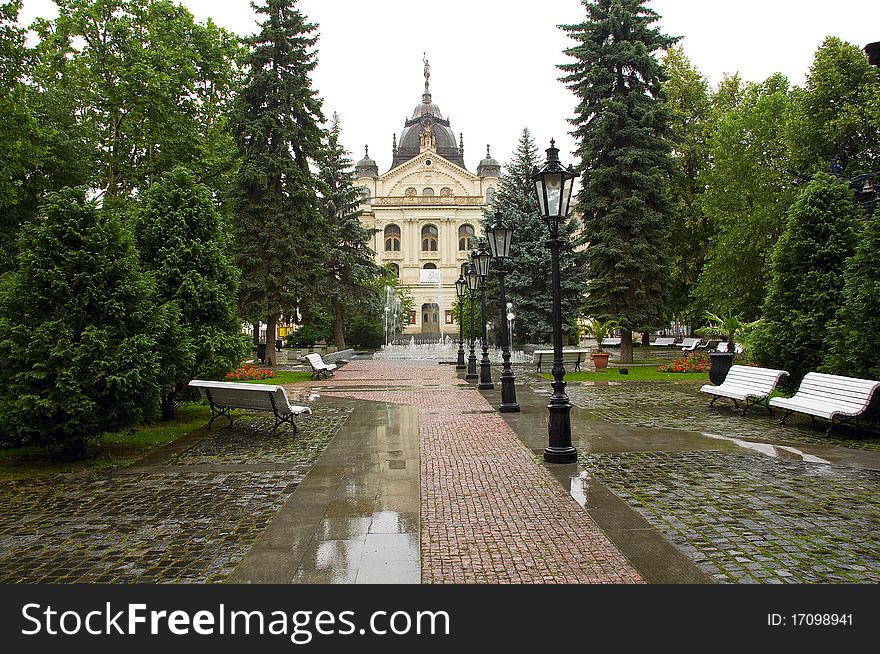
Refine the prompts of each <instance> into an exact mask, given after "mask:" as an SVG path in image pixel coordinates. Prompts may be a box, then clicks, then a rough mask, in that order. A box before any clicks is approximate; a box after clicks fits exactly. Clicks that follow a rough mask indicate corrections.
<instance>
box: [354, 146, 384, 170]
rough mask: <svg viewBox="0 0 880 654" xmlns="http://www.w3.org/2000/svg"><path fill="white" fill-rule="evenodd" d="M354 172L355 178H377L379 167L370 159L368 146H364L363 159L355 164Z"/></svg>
mask: <svg viewBox="0 0 880 654" xmlns="http://www.w3.org/2000/svg"><path fill="white" fill-rule="evenodd" d="M354 171H355V173H356V174H357V177H378V176H379V166H378V165H377V164H376V162H375V161H373V160H372V159H370V146H369V145H365V146H364V158H363V159H361V160H360V161H358V162H357V164H355V167H354Z"/></svg>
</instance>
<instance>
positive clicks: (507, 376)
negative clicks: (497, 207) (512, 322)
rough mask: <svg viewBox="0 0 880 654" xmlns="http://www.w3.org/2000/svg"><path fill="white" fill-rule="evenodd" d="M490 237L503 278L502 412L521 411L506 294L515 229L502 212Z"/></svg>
mask: <svg viewBox="0 0 880 654" xmlns="http://www.w3.org/2000/svg"><path fill="white" fill-rule="evenodd" d="M486 234H487V235H488V237H489V249H490V250H491V251H492V258H493V259H495V260H496V261H498V276H499V278H500V280H501V360H502V362H503V364H502V371H501V406H500V407H499V409H500V411H501V413H514V412H516V411H519V404H518V403H517V401H516V385H515V384H514V380H513V368H512V367H511V366H510V340H509V337H508V327H507V325H508V323H507V298H506V297H505V295H504V277H505V276H506V275H507V272H506V271H505V270H504V262H505V260H506V259H507V258H508V257H509V256H510V245H511V243H512V242H513V229H511V228H510V227H508V226H507V225H506V224H505V222H504V220H503V219H502V217H501V212H500V211H498V212H496V213H495V222H493V223H492V226H491V227H489V229H487V230H486Z"/></svg>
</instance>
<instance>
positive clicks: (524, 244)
mask: <svg viewBox="0 0 880 654" xmlns="http://www.w3.org/2000/svg"><path fill="white" fill-rule="evenodd" d="M542 162H543V160H542V159H541V158H540V156H539V154H538V148H537V147H536V145H535V141H534V139H532V135H531V134H530V133H529V130H528V129H523V131H522V134H521V135H520V139H519V142H518V143H517V147H516V151H515V152H514V154H513V158H512V159H511V160H510V162H508V163H507V164H506V165H505V167H504V172H503V173H502V175H501V178H500V180H499V182H498V193H497V194H496V196H495V204H494V206H493V209H494V210H495V211H500V212H501V214H502V216H503V217H504V221H505V222H506V223H507V224H508V225H509V226H510V227H511V228H512V229H513V242H512V244H511V246H510V261H508V262H507V264H506V270H507V277H506V279H505V294H506V296H507V301H508V302H512V303H513V304H514V307H515V312H516V327H515V328H516V340H519V341H528V342H531V343H540V342H543V341H546V340H549V338H550V334H551V332H552V329H553V328H552V306H551V305H552V300H553V293H552V289H551V288H550V250H549V249H548V248H547V247H546V242H547V239H548V238H549V231H548V229H547V225H546V224H544V222H543V221H542V220H541V218H540V216H539V215H538V199H537V198H536V197H535V189H534V185H533V184H532V182H531V181H529V175H531V172H532V168H534V167H535V166H540V165H541V163H542ZM493 219H494V216H488V217H487V220H486V225H485V226H488V225H489V224H491V222H492V220H493ZM579 228H580V224H579V223H578V221H577V220H576V219H571V220H569V221H567V222H566V223H564V224H563V225H560V227H559V232H560V237H561V239H562V243H563V248H562V250H561V252H560V262H559V268H560V271H559V272H560V285H561V290H562V295H561V298H562V316H563V322H564V323H566V324H571V323H574V322H575V321H576V319H577V315H578V310H579V306H580V303H581V300H582V293H583V284H582V281H581V280H582V279H583V268H582V266H583V253H582V252H576V251H575V249H574V248H575V246H576V245H577V233H578V230H579ZM495 313H497V311H494V310H493V315H494V314H495ZM499 319H500V316H499ZM493 322H498V321H496V320H493Z"/></svg>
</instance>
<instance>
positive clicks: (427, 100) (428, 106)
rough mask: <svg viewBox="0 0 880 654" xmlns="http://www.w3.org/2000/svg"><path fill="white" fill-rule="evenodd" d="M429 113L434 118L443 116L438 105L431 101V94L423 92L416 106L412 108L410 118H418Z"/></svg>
mask: <svg viewBox="0 0 880 654" xmlns="http://www.w3.org/2000/svg"><path fill="white" fill-rule="evenodd" d="M425 115H431V116H434V117H435V118H441V119H442V118H443V114H442V113H440V107H438V106H437V105H436V104H434V103H433V102H431V94H430V93H425V94H424V95H423V96H422V101H421V102H420V103H419V104H417V105H416V108H415V109H413V113H412V118H411V120H420V119H421V118H422V116H425Z"/></svg>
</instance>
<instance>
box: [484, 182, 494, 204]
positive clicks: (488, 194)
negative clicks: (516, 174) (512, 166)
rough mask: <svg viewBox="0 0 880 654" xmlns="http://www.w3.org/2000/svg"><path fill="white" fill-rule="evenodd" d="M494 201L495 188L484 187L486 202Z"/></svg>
mask: <svg viewBox="0 0 880 654" xmlns="http://www.w3.org/2000/svg"><path fill="white" fill-rule="evenodd" d="M493 202H495V189H494V188H493V187H492V186H490V187H489V188H487V189H486V204H492V203H493Z"/></svg>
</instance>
